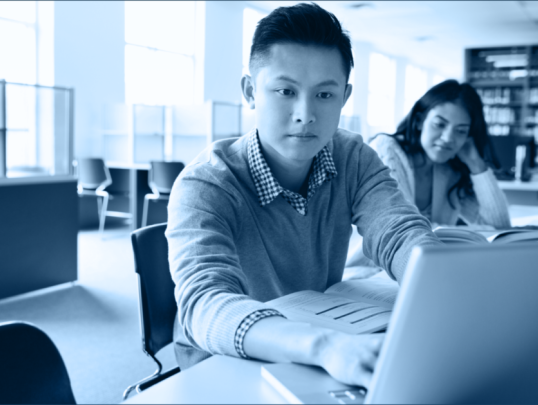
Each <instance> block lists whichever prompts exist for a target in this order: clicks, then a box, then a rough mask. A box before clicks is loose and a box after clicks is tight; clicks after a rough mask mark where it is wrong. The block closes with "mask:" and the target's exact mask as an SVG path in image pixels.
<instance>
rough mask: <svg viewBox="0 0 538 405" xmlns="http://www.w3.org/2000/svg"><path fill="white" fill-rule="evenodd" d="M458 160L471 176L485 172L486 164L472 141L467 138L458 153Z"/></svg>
mask: <svg viewBox="0 0 538 405" xmlns="http://www.w3.org/2000/svg"><path fill="white" fill-rule="evenodd" d="M457 155H458V157H459V158H460V160H461V161H462V162H463V163H465V164H466V165H467V167H468V168H469V170H470V171H471V173H472V174H480V173H483V172H485V171H486V170H487V168H488V167H487V166H486V163H485V162H484V160H483V159H482V157H481V156H480V154H479V153H478V149H476V145H475V143H474V139H473V138H471V137H469V138H467V140H466V141H465V143H464V144H463V146H462V147H461V149H460V150H459V152H458V154H457Z"/></svg>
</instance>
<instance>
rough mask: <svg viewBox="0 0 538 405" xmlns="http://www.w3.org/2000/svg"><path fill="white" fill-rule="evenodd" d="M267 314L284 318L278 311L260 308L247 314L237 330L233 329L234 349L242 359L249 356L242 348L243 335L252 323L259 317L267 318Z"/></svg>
mask: <svg viewBox="0 0 538 405" xmlns="http://www.w3.org/2000/svg"><path fill="white" fill-rule="evenodd" d="M269 316H281V317H283V318H285V316H284V315H282V314H281V313H280V312H278V311H277V310H274V309H261V310H259V311H255V312H253V313H251V314H250V315H249V316H247V317H246V318H245V319H243V321H242V322H241V324H240V325H239V327H238V328H237V330H236V331H235V338H234V344H235V350H237V353H238V354H239V356H241V357H243V358H244V359H248V358H249V357H248V356H247V355H246V353H245V351H244V350H243V340H244V338H245V335H246V334H247V332H248V330H249V329H250V327H251V326H252V325H254V324H255V323H256V322H258V321H259V320H260V319H263V318H267V317H269Z"/></svg>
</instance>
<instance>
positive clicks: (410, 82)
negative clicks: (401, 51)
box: [404, 65, 428, 114]
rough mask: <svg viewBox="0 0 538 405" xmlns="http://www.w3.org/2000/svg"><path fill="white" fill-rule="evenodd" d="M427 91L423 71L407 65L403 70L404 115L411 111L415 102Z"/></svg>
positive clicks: (426, 77) (426, 78)
mask: <svg viewBox="0 0 538 405" xmlns="http://www.w3.org/2000/svg"><path fill="white" fill-rule="evenodd" d="M427 90H428V74H427V73H426V71H425V70H423V69H420V68H418V67H416V66H413V65H407V67H406V69H405V93H404V94H405V96H404V111H405V114H407V113H409V111H411V108H413V106H414V105H415V103H416V102H417V100H418V99H419V98H420V97H422V96H423V95H424V93H426V91H427Z"/></svg>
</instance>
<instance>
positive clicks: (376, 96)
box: [367, 52, 396, 130]
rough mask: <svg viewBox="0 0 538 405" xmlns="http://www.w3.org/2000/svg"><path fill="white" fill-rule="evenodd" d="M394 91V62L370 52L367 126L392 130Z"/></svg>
mask: <svg viewBox="0 0 538 405" xmlns="http://www.w3.org/2000/svg"><path fill="white" fill-rule="evenodd" d="M395 90H396V62H395V61H394V60H393V59H391V58H389V57H388V56H385V55H382V54H380V53H375V52H372V53H371V54H370V62H369V76H368V107H367V121H368V125H370V126H376V127H384V128H387V130H391V129H392V127H393V126H394V96H395Z"/></svg>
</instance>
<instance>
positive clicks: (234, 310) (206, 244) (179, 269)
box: [166, 168, 268, 356]
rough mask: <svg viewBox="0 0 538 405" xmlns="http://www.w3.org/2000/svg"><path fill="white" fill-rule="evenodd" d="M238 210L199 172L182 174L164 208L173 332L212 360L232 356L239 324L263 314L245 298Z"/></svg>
mask: <svg viewBox="0 0 538 405" xmlns="http://www.w3.org/2000/svg"><path fill="white" fill-rule="evenodd" d="M200 173H202V175H200ZM242 206H243V204H242V201H241V197H240V195H239V193H237V192H235V193H234V192H233V189H228V188H226V189H225V188H223V187H222V186H221V185H220V184H219V182H217V181H216V179H211V175H210V174H207V173H204V169H203V168H202V169H200V170H198V171H197V174H196V175H195V174H193V170H189V169H185V170H184V173H182V175H181V176H180V177H179V179H178V180H177V181H176V182H175V184H174V187H173V189H172V193H171V195H170V201H169V204H168V227H167V230H166V237H167V239H168V247H169V253H168V255H169V262H170V271H171V273H172V279H173V280H174V282H175V285H176V287H175V297H176V301H177V305H178V321H179V326H180V328H181V330H182V332H183V334H184V337H185V339H186V340H187V342H188V343H189V344H191V345H192V346H194V347H195V348H198V349H201V350H204V351H206V352H209V353H212V354H227V355H232V356H238V352H237V350H236V346H235V342H234V339H235V338H236V332H237V330H238V328H239V327H240V325H241V324H242V321H243V320H244V319H245V318H247V317H248V316H249V315H250V314H252V313H254V312H256V311H262V310H264V309H267V308H268V307H267V306H265V305H264V304H262V303H261V302H259V301H255V300H253V299H251V298H250V297H249V296H248V294H249V288H248V282H247V278H246V276H245V274H244V272H243V269H242V268H241V264H240V263H239V258H238V255H237V252H236V248H235V243H234V235H235V234H236V233H237V232H240V231H241V223H240V222H241V221H240V218H241V207H242Z"/></svg>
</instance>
